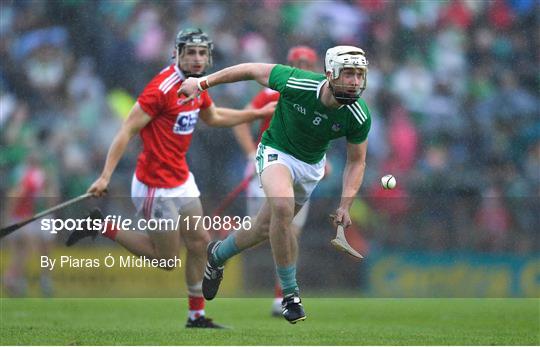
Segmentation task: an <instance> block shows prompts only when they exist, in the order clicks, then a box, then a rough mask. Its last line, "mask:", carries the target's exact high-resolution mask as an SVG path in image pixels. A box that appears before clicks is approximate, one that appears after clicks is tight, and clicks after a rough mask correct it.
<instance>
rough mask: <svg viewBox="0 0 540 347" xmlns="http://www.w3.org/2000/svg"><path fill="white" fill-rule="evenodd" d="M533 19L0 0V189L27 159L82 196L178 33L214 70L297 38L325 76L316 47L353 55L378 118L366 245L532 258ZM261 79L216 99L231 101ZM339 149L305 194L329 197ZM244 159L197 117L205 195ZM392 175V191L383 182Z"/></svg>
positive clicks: (448, 5) (447, 10)
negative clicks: (197, 43)
mask: <svg viewBox="0 0 540 347" xmlns="http://www.w3.org/2000/svg"><path fill="white" fill-rule="evenodd" d="M539 11H540V8H539V2H538V1H536V0H493V1H476V0H455V1H384V0H365V1H364V0H349V1H345V0H336V1H322V0H320V1H285V0H261V1H252V0H235V1H195V0H193V1H188V0H182V1H137V0H133V1H131V0H130V1H105V0H101V1H84V0H69V1H42V0H36V1H26V0H24V1H2V2H1V3H0V59H1V66H0V103H1V107H0V126H1V135H0V142H1V148H0V153H1V155H0V174H1V176H2V180H1V182H0V191H1V192H2V195H3V196H6V195H7V194H8V192H9V191H10V188H11V187H13V186H14V185H16V184H17V182H18V180H20V175H21V174H20V172H21V167H24V165H26V164H27V160H28V159H27V158H30V157H33V158H36V157H37V158H39V159H40V163H41V164H40V165H41V166H42V167H43V169H44V170H45V171H46V172H47V177H48V180H49V181H50V182H54V183H51V185H54V186H57V187H58V194H60V196H61V200H63V199H67V198H69V197H73V196H76V195H79V194H81V193H83V192H84V191H85V190H86V189H87V188H88V186H89V184H90V183H91V182H92V181H93V180H94V179H95V178H96V177H98V175H99V173H100V170H101V168H102V166H103V163H104V160H105V156H106V152H107V149H108V146H109V145H110V143H111V141H112V138H113V136H114V134H115V132H116V130H117V129H118V127H119V126H120V124H121V122H122V120H123V118H124V117H125V116H126V114H127V112H128V111H129V109H130V107H131V105H132V104H133V103H134V101H135V100H136V98H137V95H138V93H139V92H140V91H142V89H143V88H144V86H145V85H146V83H147V82H148V81H149V80H150V79H151V78H152V77H153V76H154V75H155V74H156V73H157V72H159V71H160V70H161V69H162V68H163V67H165V66H166V65H167V64H169V63H170V62H171V56H172V52H173V43H174V38H175V35H176V33H177V32H178V30H179V29H181V28H186V27H200V28H202V29H203V30H205V31H206V32H208V33H209V35H210V37H211V38H212V39H213V41H214V44H215V51H214V67H213V68H212V69H211V71H215V70H217V69H220V68H223V67H226V66H230V65H233V64H237V63H241V62H248V61H254V62H281V63H283V62H284V61H285V55H286V53H287V50H288V48H289V47H291V46H293V45H298V44H306V45H310V46H312V47H314V48H315V49H316V50H317V51H318V52H319V53H320V56H321V63H320V67H321V71H322V69H323V63H322V61H323V59H322V57H323V54H324V52H325V51H326V49H327V48H328V47H331V46H333V45H337V44H351V45H357V46H360V47H362V48H363V49H365V51H366V53H367V57H368V60H369V63H370V65H369V73H368V88H367V90H366V92H365V93H364V98H365V99H366V100H367V103H368V105H369V106H370V110H371V115H372V117H373V125H372V130H371V133H370V137H369V150H368V155H369V157H368V163H367V171H366V177H365V181H364V186H363V188H362V190H361V194H360V195H361V200H362V202H365V203H366V204H367V206H368V207H369V209H370V213H369V214H377V215H380V216H382V217H381V218H379V221H378V222H377V223H379V224H378V225H379V228H380V229H385V230H387V232H378V231H374V230H375V229H373V228H372V225H373V223H371V222H370V220H369V217H366V216H365V214H362V213H359V214H358V215H359V216H360V217H358V218H357V220H356V223H357V225H358V226H359V228H360V229H361V231H363V232H364V233H365V234H366V235H367V238H368V241H369V242H370V243H371V244H372V245H374V246H380V247H398V248H403V247H407V248H411V249H414V248H415V247H417V248H429V249H474V250H481V251H518V252H523V253H529V252H534V251H538V250H539V249H540V244H539V237H538V230H540V217H539V215H538V211H540V202H539V199H540V96H539V91H540V88H539V78H540V71H539V62H540V54H539V52H540V50H539V47H538V43H539V42H540V38H539V30H538V14H539ZM258 89H259V87H257V86H256V85H255V84H252V83H237V84H233V85H227V86H220V87H217V88H213V89H212V90H211V95H212V97H213V98H214V101H215V102H216V104H218V105H221V106H227V107H243V106H244V105H245V104H247V103H248V102H249V100H250V97H251V96H253V95H254V94H255V93H256V92H257V91H258ZM344 146H345V144H344V143H343V142H338V143H336V144H335V145H334V146H333V147H332V149H331V151H330V152H329V155H328V159H329V160H330V162H332V164H333V166H334V167H335V168H336V169H335V170H334V174H333V175H332V176H331V177H329V178H328V179H326V180H325V181H324V182H323V183H321V186H320V187H319V188H318V190H317V191H316V193H315V196H314V198H315V199H326V198H331V197H336V196H339V194H340V187H341V172H340V171H341V169H340V168H341V166H342V165H343V163H344V160H345V158H344V153H345V151H344V148H345V147H344ZM137 154H138V145H137V142H135V143H134V144H132V145H131V146H130V149H129V151H128V153H127V154H126V156H125V157H124V159H123V160H122V161H121V163H120V166H119V168H118V170H117V172H116V173H115V176H114V177H113V180H112V182H111V187H110V191H111V192H114V193H112V194H114V195H116V196H129V187H130V182H131V177H132V173H133V168H134V165H135V161H136V156H137ZM245 161H246V158H244V157H243V156H242V154H241V151H240V149H239V147H238V146H237V145H236V143H235V142H234V139H233V136H232V133H231V131H230V130H229V129H211V128H208V127H206V126H205V125H204V124H199V125H198V130H197V131H196V133H195V136H194V143H193V147H192V148H191V151H190V163H191V167H192V171H193V172H194V174H195V177H196V178H197V181H198V184H199V188H200V189H201V191H202V193H203V195H207V196H223V195H224V194H226V193H227V192H228V191H229V190H230V189H231V188H232V187H234V185H235V184H236V183H237V182H239V181H240V180H241V178H242V175H243V170H244V165H245ZM222 172H227V173H228V174H227V175H226V176H225V177H224V176H223V175H221V173H222ZM203 173H204V174H203ZM386 173H392V174H393V175H395V176H396V177H397V179H398V188H396V189H395V190H392V191H383V190H381V189H380V187H379V177H381V176H382V175H383V174H386ZM203 201H204V200H203ZM380 223H383V227H381V226H380ZM384 223H386V224H384ZM384 225H386V226H385V227H384ZM390 227H391V228H390ZM377 230H379V229H377ZM312 237H313V235H312Z"/></svg>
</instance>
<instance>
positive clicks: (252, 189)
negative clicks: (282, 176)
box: [246, 176, 309, 229]
mask: <svg viewBox="0 0 540 347" xmlns="http://www.w3.org/2000/svg"><path fill="white" fill-rule="evenodd" d="M246 195H247V196H246V197H247V202H246V207H247V213H248V215H249V216H251V217H255V216H256V215H257V213H258V212H259V210H260V209H261V207H262V205H263V203H264V200H265V199H266V195H264V190H263V189H262V187H261V185H260V183H259V177H258V176H253V178H252V179H251V181H249V185H248V187H247V189H246ZM308 213H309V201H306V202H305V203H304V205H303V206H302V208H301V209H300V211H298V213H297V214H296V216H295V217H294V219H293V221H292V222H293V224H294V225H296V226H297V227H298V228H300V229H302V228H303V227H304V225H305V224H306V221H307V217H308Z"/></svg>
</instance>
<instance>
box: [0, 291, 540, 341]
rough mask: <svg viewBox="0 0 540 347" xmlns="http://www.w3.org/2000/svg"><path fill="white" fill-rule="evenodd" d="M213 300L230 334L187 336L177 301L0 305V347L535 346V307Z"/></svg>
mask: <svg viewBox="0 0 540 347" xmlns="http://www.w3.org/2000/svg"><path fill="white" fill-rule="evenodd" d="M270 302H271V300H269V299H216V300H215V301H213V302H211V303H209V304H208V305H207V314H208V315H209V316H211V317H213V318H214V319H215V320H216V321H217V322H219V323H222V324H225V325H228V326H229V327H230V328H231V329H228V330H219V331H218V330H213V331H209V330H199V329H185V328H184V327H183V326H184V324H185V314H186V312H185V310H186V300H185V299H48V300H47V299H1V300H0V344H2V345H539V344H540V330H539V325H540V300H539V299H320V298H319V299H314V298H311V299H310V298H306V299H304V305H305V308H306V313H307V316H308V318H307V320H306V321H304V322H299V323H298V324H296V325H290V324H289V323H287V322H286V321H285V320H284V319H282V318H272V317H270V316H269V309H270Z"/></svg>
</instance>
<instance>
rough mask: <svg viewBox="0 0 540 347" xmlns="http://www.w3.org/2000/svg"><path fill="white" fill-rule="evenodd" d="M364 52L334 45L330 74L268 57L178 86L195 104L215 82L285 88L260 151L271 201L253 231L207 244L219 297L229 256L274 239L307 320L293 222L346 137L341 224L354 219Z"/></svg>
mask: <svg viewBox="0 0 540 347" xmlns="http://www.w3.org/2000/svg"><path fill="white" fill-rule="evenodd" d="M367 65H368V61H367V59H366V56H365V53H364V51H363V50H362V49H360V48H357V47H353V46H336V47H333V48H330V49H328V50H327V52H326V56H325V74H324V75H323V74H319V73H314V72H310V71H304V70H299V69H296V68H292V67H288V66H284V65H279V64H278V65H276V64H262V63H247V64H240V65H235V66H232V67H229V68H225V69H223V70H220V71H218V72H215V73H213V74H211V75H209V76H207V77H202V78H189V79H187V80H186V81H185V82H184V83H183V84H182V86H181V87H180V89H179V90H178V95H179V96H182V95H183V96H186V99H184V102H189V101H190V100H191V99H193V98H194V97H196V96H197V95H198V94H199V93H200V92H202V91H203V90H206V89H208V88H210V87H213V86H216V85H219V84H223V83H232V82H237V81H245V80H255V81H257V82H259V83H260V84H261V85H263V86H266V87H269V88H272V89H274V90H276V91H278V92H280V95H281V96H280V99H279V102H278V104H277V107H276V110H275V112H274V116H273V118H272V121H271V123H270V127H269V128H268V129H267V130H266V131H265V132H264V134H263V136H262V140H261V143H260V144H259V147H258V151H257V172H258V174H259V177H260V180H261V184H262V188H263V189H264V192H265V195H266V197H267V198H266V201H265V203H264V205H263V207H261V210H260V211H259V213H258V215H257V218H256V220H255V223H254V226H253V228H252V229H251V230H241V231H238V232H236V233H234V234H231V235H229V236H228V237H227V238H226V239H225V240H223V241H214V242H211V243H210V244H209V245H208V262H207V265H206V269H205V274H204V279H203V294H204V296H205V298H206V299H208V300H211V299H213V298H214V297H215V296H216V294H217V291H218V289H219V284H220V282H221V279H222V277H223V266H224V264H225V262H226V260H227V259H229V258H231V257H232V256H234V255H236V254H238V253H240V252H241V251H243V250H244V249H247V248H250V247H253V246H255V245H257V244H259V243H261V242H263V241H266V240H267V239H270V244H271V246H272V253H273V256H274V262H275V264H276V272H277V274H278V277H279V280H280V282H281V287H282V288H283V295H284V298H283V302H282V314H283V316H284V317H285V319H287V320H288V321H289V322H291V323H296V322H298V321H301V320H304V319H305V318H306V314H305V312H304V309H303V306H302V301H301V300H300V296H299V288H298V284H297V282H296V261H297V255H298V244H297V239H296V236H295V234H294V232H293V231H292V228H291V223H292V220H293V218H294V216H295V215H296V213H297V212H298V211H299V210H300V208H301V207H302V205H303V204H304V203H305V202H306V201H307V200H308V199H309V196H310V194H311V192H312V191H313V189H315V187H316V185H317V183H318V182H319V181H320V180H321V178H322V177H323V175H324V163H325V153H326V151H327V150H328V146H329V144H330V141H331V140H333V139H337V138H340V137H345V138H346V139H347V162H346V166H345V169H344V172H343V188H342V193H341V201H340V204H339V206H338V207H337V209H336V211H335V213H334V214H335V218H334V223H336V224H337V223H343V225H344V226H345V227H347V226H349V225H350V224H351V218H350V215H349V209H350V207H351V204H352V201H353V199H354V196H355V195H356V193H357V192H358V189H359V188H360V185H361V184H362V180H363V177H364V169H365V166H366V164H365V160H366V151H367V135H368V133H369V129H370V126H371V117H370V114H369V110H368V107H367V105H366V104H365V102H364V101H363V100H362V99H360V96H361V94H362V92H363V91H364V89H365V88H366V82H367Z"/></svg>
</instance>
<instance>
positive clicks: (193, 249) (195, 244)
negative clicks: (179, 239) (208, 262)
mask: <svg viewBox="0 0 540 347" xmlns="http://www.w3.org/2000/svg"><path fill="white" fill-rule="evenodd" d="M209 242H210V236H209V235H208V233H205V235H200V236H198V237H189V238H186V239H185V243H186V245H185V246H186V249H187V251H188V252H189V253H195V254H197V253H198V254H203V255H204V254H206V247H207V246H208V243H209Z"/></svg>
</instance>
